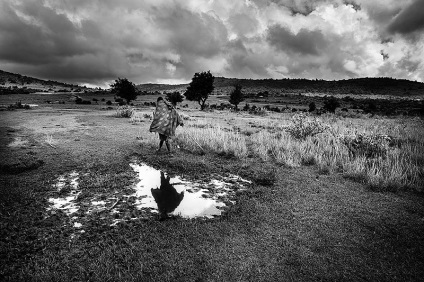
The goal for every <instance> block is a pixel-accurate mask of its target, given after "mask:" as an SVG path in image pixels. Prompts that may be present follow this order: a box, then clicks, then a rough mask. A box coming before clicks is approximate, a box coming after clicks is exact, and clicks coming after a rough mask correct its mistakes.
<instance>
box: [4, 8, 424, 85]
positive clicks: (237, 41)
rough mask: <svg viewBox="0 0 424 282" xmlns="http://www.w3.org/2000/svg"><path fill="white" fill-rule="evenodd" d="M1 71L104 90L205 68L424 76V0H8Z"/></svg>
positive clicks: (265, 74)
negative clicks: (120, 81)
mask: <svg viewBox="0 0 424 282" xmlns="http://www.w3.org/2000/svg"><path fill="white" fill-rule="evenodd" d="M0 69H2V70H5V71H10V72H15V73H21V74H24V75H29V76H35V77H39V78H43V79H53V80H59V81H65V82H71V83H80V84H82V83H88V84H91V85H98V86H102V87H104V86H107V85H108V83H110V82H111V81H113V80H114V79H116V78H117V77H121V78H122V77H126V78H128V79H129V80H131V81H133V82H134V83H136V84H138V83H146V82H159V83H185V82H188V81H190V80H191V78H192V77H193V74H194V73H195V72H200V71H206V70H210V71H211V72H212V73H213V74H214V75H215V76H225V77H238V78H270V77H271V78H283V77H287V78H320V79H329V80H332V79H344V78H353V77H365V76H367V77H374V76H376V77H379V76H389V77H395V78H405V79H410V80H418V81H424V0H313V1H312V0H250V1H248V0H246V1H245V0H232V1H229V0H180V1H178V0H174V1H172V0H147V1H140V0H119V1H116V0H44V1H43V0H1V1H0Z"/></svg>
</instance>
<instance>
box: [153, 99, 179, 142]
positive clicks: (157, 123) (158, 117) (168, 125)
mask: <svg viewBox="0 0 424 282" xmlns="http://www.w3.org/2000/svg"><path fill="white" fill-rule="evenodd" d="M182 124H183V121H182V119H181V117H180V115H179V114H178V113H177V111H176V110H175V108H174V107H173V106H171V105H169V104H168V103H166V102H165V101H164V100H161V101H159V102H158V103H157V106H156V110H155V112H154V114H153V122H152V124H151V125H150V132H157V133H160V134H163V135H166V136H168V137H170V136H174V135H175V129H176V128H177V126H178V125H182Z"/></svg>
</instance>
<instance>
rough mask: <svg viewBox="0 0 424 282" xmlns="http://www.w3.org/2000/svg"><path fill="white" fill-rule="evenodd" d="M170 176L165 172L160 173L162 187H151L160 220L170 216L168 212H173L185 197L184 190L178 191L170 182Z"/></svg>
mask: <svg viewBox="0 0 424 282" xmlns="http://www.w3.org/2000/svg"><path fill="white" fill-rule="evenodd" d="M169 181H170V177H169V176H167V177H166V178H165V175H164V173H163V172H161V173H160V188H156V189H153V188H152V189H151V192H152V196H153V198H154V199H155V201H156V204H157V205H158V210H159V214H160V220H164V219H166V218H168V214H169V213H171V212H173V211H174V210H175V209H176V208H177V207H178V206H179V205H180V203H181V201H182V200H183V198H184V191H183V192H181V193H178V192H177V190H176V189H175V188H174V186H172V184H170V183H169Z"/></svg>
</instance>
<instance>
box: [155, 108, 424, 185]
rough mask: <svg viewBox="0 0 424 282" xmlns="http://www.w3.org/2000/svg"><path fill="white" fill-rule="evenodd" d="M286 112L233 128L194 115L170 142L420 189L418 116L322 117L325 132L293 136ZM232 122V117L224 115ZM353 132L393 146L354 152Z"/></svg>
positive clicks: (422, 156) (422, 147) (422, 159)
mask: <svg viewBox="0 0 424 282" xmlns="http://www.w3.org/2000/svg"><path fill="white" fill-rule="evenodd" d="M228 115H232V114H231V113H229V114H228ZM291 116H292V114H278V115H273V116H270V117H266V118H262V119H256V120H255V121H254V122H250V123H248V122H245V121H244V122H243V123H242V125H239V127H238V129H239V130H237V127H233V126H230V125H227V126H225V125H216V124H219V123H217V122H214V121H213V120H211V119H207V118H206V117H205V118H203V119H201V118H199V119H198V120H197V121H196V122H195V123H189V124H187V126H186V127H185V128H183V129H179V130H177V136H176V138H175V141H176V143H177V144H178V145H179V146H180V147H181V148H183V149H185V150H188V151H191V152H195V153H205V152H212V153H217V154H219V155H225V156H235V157H238V158H240V159H244V158H248V157H256V158H259V159H261V160H263V161H269V162H275V163H277V164H280V165H285V166H288V167H299V166H302V165H317V166H318V167H319V169H320V170H321V171H326V172H330V173H337V172H339V173H343V174H344V175H345V176H346V177H350V178H353V179H356V180H357V181H360V182H363V183H366V184H368V185H369V186H371V187H373V188H377V189H382V190H399V189H410V190H415V191H420V192H422V187H424V168H423V167H424V166H423V165H424V141H423V140H424V132H423V130H422V128H423V125H422V121H421V120H419V119H412V120H411V119H407V120H406V119H389V118H373V119H370V118H368V117H366V116H364V117H363V118H356V119H351V118H343V117H340V116H335V115H325V116H322V117H320V118H319V119H317V120H316V121H314V122H316V123H317V124H322V125H323V126H325V128H326V129H325V131H323V130H321V129H320V130H319V133H316V132H315V131H311V132H314V134H306V135H300V136H302V138H295V136H296V134H293V132H292V131H288V130H287V128H293V123H292V121H291ZM227 118H228V116H227ZM234 120H237V117H235V119H232V118H231V119H229V121H231V122H233V121H234ZM314 120H315V119H314ZM234 128H236V129H234ZM252 129H254V130H252ZM243 133H245V134H243ZM247 133H248V134H247ZM358 134H363V135H365V136H371V135H378V134H380V135H388V136H390V137H391V138H392V140H395V141H396V142H395V143H396V144H392V145H391V146H390V147H388V148H387V150H385V151H384V155H381V154H380V155H376V156H373V157H366V156H363V155H361V154H358V155H354V154H352V152H351V151H350V150H349V148H348V146H347V145H346V143H345V142H344V138H345V137H346V136H357V135H358ZM311 135H314V136H311ZM156 142H157V140H156V138H155V139H154V143H156Z"/></svg>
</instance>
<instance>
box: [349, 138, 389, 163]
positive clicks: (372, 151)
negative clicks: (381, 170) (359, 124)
mask: <svg viewBox="0 0 424 282" xmlns="http://www.w3.org/2000/svg"><path fill="white" fill-rule="evenodd" d="M342 141H343V143H344V144H345V145H346V146H347V148H348V149H349V152H350V153H351V154H352V156H354V157H359V156H364V157H366V158H375V157H385V156H386V153H387V150H388V148H389V146H390V143H391V142H392V138H391V137H390V136H388V135H384V134H374V135H365V134H358V135H355V136H344V137H342Z"/></svg>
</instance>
